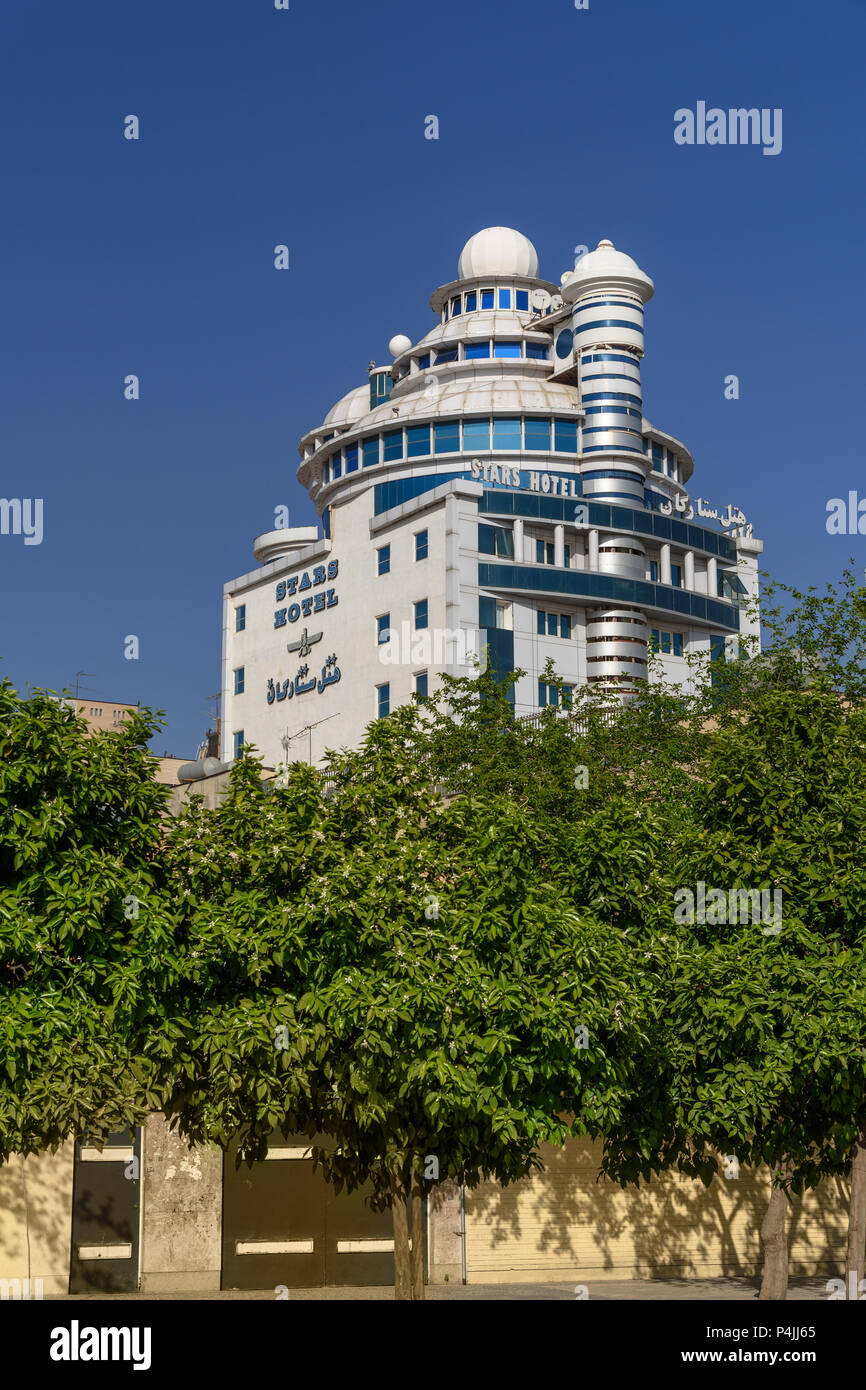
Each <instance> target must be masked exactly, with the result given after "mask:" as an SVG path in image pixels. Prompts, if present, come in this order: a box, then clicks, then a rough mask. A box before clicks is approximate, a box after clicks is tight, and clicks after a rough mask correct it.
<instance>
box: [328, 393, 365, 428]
mask: <svg viewBox="0 0 866 1390" xmlns="http://www.w3.org/2000/svg"><path fill="white" fill-rule="evenodd" d="M369 410H370V387H369V386H356V387H355V388H354V390H352V391H347V393H346V395H345V396H341V397H340V399H339V400H338V401H337V404H336V405H332V406H331V409H330V410H329V411H328V413H327V415H326V416H325V418H324V420H323V421H322V424H324V425H347V424H349V423H350V422H351V421H353V420H360V419H361V416H362V415H367V414H368V413H369Z"/></svg>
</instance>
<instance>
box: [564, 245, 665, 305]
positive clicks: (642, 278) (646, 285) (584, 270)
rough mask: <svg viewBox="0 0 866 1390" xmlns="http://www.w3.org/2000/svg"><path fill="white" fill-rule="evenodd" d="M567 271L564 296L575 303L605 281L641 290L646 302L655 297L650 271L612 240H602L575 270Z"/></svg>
mask: <svg viewBox="0 0 866 1390" xmlns="http://www.w3.org/2000/svg"><path fill="white" fill-rule="evenodd" d="M566 274H567V275H568V279H567V280H566V279H565V278H564V277H563V283H562V297H563V299H566V300H568V301H569V303H572V304H573V303H574V301H575V299H577V298H578V297H579V296H580V295H582V294H586V293H587V291H588V290H591V289H595V288H597V287H598V286H600V285H605V284H609V285H622V286H623V287H624V288H627V289H630V290H632V291H633V292H637V293H638V294H639V295H640V296H641V298H642V299H643V301H644V303H646V301H647V300H648V299H652V297H653V294H654V292H655V286H654V285H653V282H652V280H651V279H650V277H649V276H648V275H647V273H646V271H644V270H641V268H640V266H639V265H638V263H637V261H633V260H632V258H631V256H627V255H626V254H625V252H624V251H617V249H616V247H615V246H614V244H613V242H612V241H607V240H605V241H600V242H599V243H598V246H597V247H596V248H595V250H594V251H587V253H586V254H585V255H584V256H581V258H580V260H579V261H578V263H577V265H576V266H575V268H574V270H572V271H569V272H566Z"/></svg>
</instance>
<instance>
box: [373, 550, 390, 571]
mask: <svg viewBox="0 0 866 1390" xmlns="http://www.w3.org/2000/svg"><path fill="white" fill-rule="evenodd" d="M376 573H377V574H390V573H391V547H390V545H380V546H379V549H378V550H377V551H376Z"/></svg>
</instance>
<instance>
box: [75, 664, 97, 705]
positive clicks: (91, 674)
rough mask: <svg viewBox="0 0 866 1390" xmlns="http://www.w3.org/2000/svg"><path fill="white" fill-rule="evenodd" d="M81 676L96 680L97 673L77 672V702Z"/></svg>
mask: <svg viewBox="0 0 866 1390" xmlns="http://www.w3.org/2000/svg"><path fill="white" fill-rule="evenodd" d="M81 676H87V677H88V678H91V677H92V678H94V679H95V677H96V672H95V671H76V672H75V698H76V700H77V699H78V687H79V684H80V677H81Z"/></svg>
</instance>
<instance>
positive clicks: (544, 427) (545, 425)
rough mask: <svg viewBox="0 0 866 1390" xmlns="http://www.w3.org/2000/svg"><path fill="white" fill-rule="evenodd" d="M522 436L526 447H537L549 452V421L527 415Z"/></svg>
mask: <svg viewBox="0 0 866 1390" xmlns="http://www.w3.org/2000/svg"><path fill="white" fill-rule="evenodd" d="M524 437H525V440H526V447H527V449H539V450H542V451H543V452H544V453H549V452H550V421H549V420H539V419H536V418H532V417H528V418H527V420H526V428H525V436H524Z"/></svg>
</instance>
